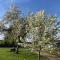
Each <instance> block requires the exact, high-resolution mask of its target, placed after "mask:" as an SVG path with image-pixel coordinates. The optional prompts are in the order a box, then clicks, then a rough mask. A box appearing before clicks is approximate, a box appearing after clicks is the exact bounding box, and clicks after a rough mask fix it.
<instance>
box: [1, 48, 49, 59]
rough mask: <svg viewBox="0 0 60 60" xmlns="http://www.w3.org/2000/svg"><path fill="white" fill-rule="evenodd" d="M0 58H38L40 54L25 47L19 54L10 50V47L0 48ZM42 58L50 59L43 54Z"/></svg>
mask: <svg viewBox="0 0 60 60" xmlns="http://www.w3.org/2000/svg"><path fill="white" fill-rule="evenodd" d="M0 60H38V55H37V54H34V53H31V52H30V51H27V50H26V49H23V48H22V49H20V52H19V54H15V53H13V52H10V48H0ZM40 60H48V59H46V58H45V57H42V56H41V59H40Z"/></svg>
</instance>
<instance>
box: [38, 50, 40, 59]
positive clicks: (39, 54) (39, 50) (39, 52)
mask: <svg viewBox="0 0 60 60" xmlns="http://www.w3.org/2000/svg"><path fill="white" fill-rule="evenodd" d="M38 60H40V50H39V57H38Z"/></svg>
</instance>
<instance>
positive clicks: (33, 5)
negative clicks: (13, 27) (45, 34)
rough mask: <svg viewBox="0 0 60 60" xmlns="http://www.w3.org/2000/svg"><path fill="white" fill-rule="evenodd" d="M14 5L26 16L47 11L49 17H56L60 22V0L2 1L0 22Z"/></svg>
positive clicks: (0, 1)
mask: <svg viewBox="0 0 60 60" xmlns="http://www.w3.org/2000/svg"><path fill="white" fill-rule="evenodd" d="M14 3H15V4H16V5H17V6H18V7H19V8H20V9H21V11H22V13H24V14H25V15H26V14H27V13H28V12H29V11H33V12H38V11H40V10H45V11H46V14H47V15H49V14H51V15H56V16H57V18H58V20H60V0H0V20H2V19H3V16H4V14H5V13H6V11H8V10H9V8H10V7H11V5H12V4H14ZM0 37H1V36H0Z"/></svg>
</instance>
